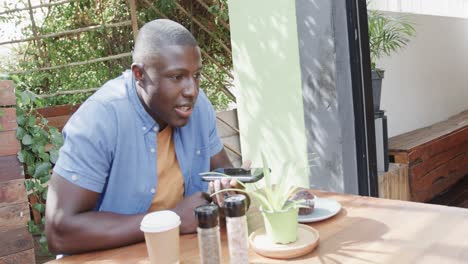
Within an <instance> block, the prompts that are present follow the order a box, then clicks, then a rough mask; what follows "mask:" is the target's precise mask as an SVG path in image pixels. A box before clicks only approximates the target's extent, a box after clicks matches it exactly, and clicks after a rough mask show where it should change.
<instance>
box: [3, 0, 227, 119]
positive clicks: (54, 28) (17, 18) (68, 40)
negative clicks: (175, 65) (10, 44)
mask: <svg viewBox="0 0 468 264" xmlns="http://www.w3.org/2000/svg"><path fill="white" fill-rule="evenodd" d="M149 2H151V3H152V5H153V7H154V8H156V9H157V10H159V11H160V12H162V13H163V14H164V15H165V16H167V17H169V18H170V19H173V20H175V21H178V22H179V23H181V24H183V25H184V26H185V27H187V28H188V29H189V30H191V31H192V33H193V34H194V36H195V37H196V38H197V40H198V42H199V44H200V47H201V49H203V50H204V51H205V52H207V53H208V54H209V55H210V56H211V57H213V58H214V59H215V60H216V61H217V64H219V65H221V67H223V68H224V69H226V71H228V72H229V71H231V69H232V61H231V54H230V52H228V51H226V50H225V49H223V48H222V47H221V44H220V43H219V42H218V41H216V40H215V39H214V38H212V37H211V36H209V34H208V33H206V32H205V31H203V30H202V29H201V28H200V27H199V26H198V25H197V24H196V23H194V21H193V19H197V20H198V21H200V22H201V23H202V24H203V25H204V26H205V27H206V28H208V29H209V31H210V33H211V34H212V35H214V36H215V38H216V39H219V41H220V42H221V43H224V44H225V45H228V46H229V44H230V33H229V29H228V28H225V27H224V26H222V25H220V24H219V21H220V20H221V19H222V20H224V21H227V19H228V10H227V4H226V0H211V1H204V2H206V3H207V4H208V5H209V6H210V7H209V10H206V9H205V8H204V7H202V6H201V5H199V4H198V3H197V2H196V1H178V3H179V4H180V5H181V6H183V7H184V8H185V9H186V10H188V12H190V13H191V14H190V15H189V16H187V15H186V14H184V13H183V12H181V11H180V10H179V9H178V8H177V7H176V5H175V1H173V0H160V1H149ZM22 5H23V6H28V3H27V1H26V0H20V1H18V3H17V6H18V7H19V6H22ZM4 7H5V9H6V10H8V9H11V8H13V6H4ZM137 7H138V9H137V17H138V21H139V26H140V27H141V26H142V25H143V24H144V23H146V22H149V21H151V20H153V19H156V18H161V16H160V15H159V13H158V12H156V11H155V10H154V9H153V8H150V7H149V6H147V3H146V2H145V1H137ZM40 10H42V12H43V13H44V14H45V18H44V19H43V21H42V22H41V21H36V24H37V26H38V34H39V35H46V34H52V33H56V32H61V31H66V30H73V29H79V28H85V27H90V26H95V25H101V24H111V23H117V22H122V21H126V20H130V13H129V10H130V8H129V5H128V1H126V0H76V1H72V2H70V3H67V4H62V5H57V6H53V7H50V8H42V9H40ZM37 11H38V10H37ZM35 12H36V11H35ZM36 13H37V12H36ZM1 20H2V21H10V22H14V23H15V24H17V25H18V26H19V28H20V31H21V32H22V33H23V34H24V37H33V33H32V27H31V25H30V23H24V22H25V21H28V20H29V15H28V12H13V13H9V14H5V15H4V16H3V15H2V18H1ZM132 48H133V33H132V28H131V26H119V27H107V28H101V29H97V30H92V31H87V32H82V33H78V34H69V35H66V36H60V37H53V38H45V39H42V40H40V41H34V42H29V43H23V44H21V45H19V46H17V49H16V54H17V55H16V58H15V60H13V61H11V60H6V61H3V62H0V70H4V71H5V72H11V71H12V70H14V69H15V70H16V69H18V70H24V71H28V70H33V71H30V72H28V73H27V74H20V75H18V78H19V79H20V80H21V81H22V82H24V83H26V84H27V85H28V86H29V87H31V88H30V90H31V91H32V92H34V93H36V94H50V93H55V92H60V91H67V90H82V89H88V88H98V87H100V86H101V85H102V84H104V83H105V82H106V81H108V80H110V79H113V78H115V77H117V76H118V75H119V74H120V73H121V72H123V71H124V70H125V69H128V68H129V67H130V65H131V62H132V61H131V57H125V58H121V59H117V60H108V61H102V62H95V63H91V64H86V65H79V66H70V67H66V68H61V69H54V70H46V71H34V69H37V68H43V67H50V66H57V65H65V64H69V63H73V62H83V61H87V60H93V59H98V58H102V57H108V56H112V55H117V54H121V53H127V52H131V50H132ZM203 64H204V75H205V76H206V78H205V77H202V83H201V86H202V87H203V89H204V90H205V92H206V94H207V95H208V98H209V99H210V100H211V102H212V103H213V105H214V106H215V108H216V109H218V110H220V109H225V108H226V106H227V105H228V103H229V102H230V101H231V99H229V98H228V97H227V96H226V95H225V94H224V93H222V92H221V90H222V87H223V86H229V85H230V82H231V81H232V80H231V79H230V77H229V76H228V75H227V74H225V73H223V71H222V69H220V68H218V66H216V65H215V64H214V63H212V62H211V61H210V60H208V59H207V58H203ZM90 95H91V93H76V94H71V95H60V96H55V97H51V98H47V99H44V100H43V103H44V105H61V104H78V103H81V102H83V101H84V100H85V99H86V98H87V97H89V96H90Z"/></svg>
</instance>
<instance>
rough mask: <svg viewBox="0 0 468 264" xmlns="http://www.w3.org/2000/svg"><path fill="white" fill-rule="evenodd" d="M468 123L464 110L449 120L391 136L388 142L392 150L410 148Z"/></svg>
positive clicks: (467, 116) (467, 115)
mask: <svg viewBox="0 0 468 264" xmlns="http://www.w3.org/2000/svg"><path fill="white" fill-rule="evenodd" d="M467 125H468V111H463V112H461V113H459V114H457V115H455V116H452V117H450V118H449V119H447V120H444V121H442V122H438V123H436V124H433V125H431V126H428V127H423V128H420V129H416V130H414V131H411V132H408V133H404V134H401V135H398V136H395V137H392V138H389V140H388V144H389V149H390V150H410V149H412V148H414V147H416V146H419V145H422V144H425V143H427V142H430V141H432V140H435V139H437V138H439V137H443V136H444V135H447V134H450V133H453V132H455V131H456V130H458V129H460V128H463V127H465V126H467Z"/></svg>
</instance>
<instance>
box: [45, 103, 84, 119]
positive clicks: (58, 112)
mask: <svg viewBox="0 0 468 264" xmlns="http://www.w3.org/2000/svg"><path fill="white" fill-rule="evenodd" d="M80 106H81V104H78V105H59V106H49V107H44V108H38V109H37V112H38V113H39V114H40V115H42V116H43V117H46V118H47V117H55V116H63V115H72V114H73V113H75V112H76V110H78V108H80Z"/></svg>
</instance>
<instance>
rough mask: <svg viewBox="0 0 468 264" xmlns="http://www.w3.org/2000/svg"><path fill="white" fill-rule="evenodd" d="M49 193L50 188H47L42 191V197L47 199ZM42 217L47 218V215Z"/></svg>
mask: <svg viewBox="0 0 468 264" xmlns="http://www.w3.org/2000/svg"><path fill="white" fill-rule="evenodd" d="M47 193H48V188H45V190H44V191H43V192H42V199H44V201H45V200H47ZM42 219H45V217H43V218H42Z"/></svg>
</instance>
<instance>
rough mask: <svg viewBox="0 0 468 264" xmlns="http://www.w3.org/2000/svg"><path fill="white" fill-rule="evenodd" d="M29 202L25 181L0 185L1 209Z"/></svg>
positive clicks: (14, 181)
mask: <svg viewBox="0 0 468 264" xmlns="http://www.w3.org/2000/svg"><path fill="white" fill-rule="evenodd" d="M27 201H28V199H27V196H26V188H25V186H24V179H20V180H13V181H7V182H2V183H0V207H3V206H7V205H11V204H16V203H22V202H27Z"/></svg>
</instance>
